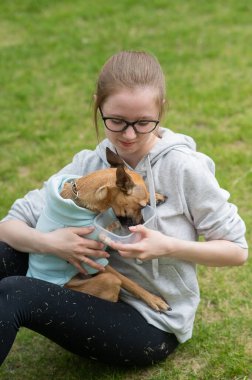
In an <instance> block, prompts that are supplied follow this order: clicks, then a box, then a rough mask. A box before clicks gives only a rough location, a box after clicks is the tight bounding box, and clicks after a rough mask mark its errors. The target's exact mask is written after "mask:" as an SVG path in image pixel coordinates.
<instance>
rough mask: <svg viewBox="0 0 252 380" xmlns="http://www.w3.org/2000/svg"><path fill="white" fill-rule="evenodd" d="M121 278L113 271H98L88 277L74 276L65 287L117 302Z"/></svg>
mask: <svg viewBox="0 0 252 380" xmlns="http://www.w3.org/2000/svg"><path fill="white" fill-rule="evenodd" d="M121 284H122V282H121V280H120V279H119V278H118V276H116V275H115V274H113V273H109V272H108V273H99V274H97V275H95V276H93V277H90V278H88V279H83V278H82V279H81V278H77V277H74V278H72V279H71V280H70V281H69V282H68V283H67V284H66V285H65V287H66V288H70V289H72V290H75V291H78V292H82V293H86V294H90V295H92V296H96V297H98V298H102V299H104V300H106V301H111V302H117V301H118V298H119V292H120V289H121Z"/></svg>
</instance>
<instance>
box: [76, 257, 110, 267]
mask: <svg viewBox="0 0 252 380" xmlns="http://www.w3.org/2000/svg"><path fill="white" fill-rule="evenodd" d="M81 261H82V262H83V263H85V264H87V265H89V266H90V267H92V268H94V269H97V270H98V271H104V270H105V268H104V266H103V265H101V264H99V263H98V262H96V261H94V260H92V259H89V258H88V257H86V256H83V257H82V258H81Z"/></svg>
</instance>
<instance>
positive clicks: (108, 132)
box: [104, 128, 115, 142]
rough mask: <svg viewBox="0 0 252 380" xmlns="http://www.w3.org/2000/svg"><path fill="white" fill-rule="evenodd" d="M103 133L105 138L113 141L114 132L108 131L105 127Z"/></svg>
mask: <svg viewBox="0 0 252 380" xmlns="http://www.w3.org/2000/svg"><path fill="white" fill-rule="evenodd" d="M104 133H105V136H106V137H107V139H109V140H110V141H112V142H113V141H115V133H113V132H110V131H109V130H108V129H107V128H105V130H104Z"/></svg>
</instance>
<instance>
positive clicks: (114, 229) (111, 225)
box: [94, 206, 155, 244]
mask: <svg viewBox="0 0 252 380" xmlns="http://www.w3.org/2000/svg"><path fill="white" fill-rule="evenodd" d="M142 215H143V220H144V223H143V225H144V226H146V227H148V228H152V229H153V228H154V219H155V209H154V208H153V207H151V206H146V207H144V208H143V209H142ZM94 226H95V228H96V232H97V233H98V238H99V240H101V241H102V242H103V243H105V244H109V242H110V241H111V240H113V241H116V242H120V243H124V244H128V243H135V242H137V241H139V240H140V236H141V235H140V233H138V232H133V233H132V232H130V230H129V229H128V228H127V227H123V226H122V225H121V224H120V222H119V220H118V219H117V217H116V216H115V214H114V212H113V210H112V209H109V210H107V211H105V212H102V213H100V214H99V215H97V216H96V217H95V220H94Z"/></svg>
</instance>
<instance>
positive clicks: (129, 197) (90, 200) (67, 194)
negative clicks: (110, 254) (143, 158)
mask: <svg viewBox="0 0 252 380" xmlns="http://www.w3.org/2000/svg"><path fill="white" fill-rule="evenodd" d="M106 153H107V161H108V162H109V163H110V165H111V166H112V167H111V168H109V169H103V170H98V171H97V172H93V173H91V174H89V175H87V176H84V177H81V178H78V179H77V180H75V181H74V184H70V183H67V184H65V185H64V188H63V191H62V192H61V196H62V197H63V198H71V199H73V200H74V201H75V203H76V204H78V206H80V207H85V208H88V209H90V210H92V211H96V212H102V211H105V210H107V209H108V208H110V207H112V209H113V211H114V213H115V214H116V216H117V217H118V218H119V219H120V220H121V222H122V223H123V224H124V225H125V224H126V225H134V224H139V223H141V222H142V214H141V209H142V208H144V207H145V206H146V205H147V204H148V203H149V192H148V190H147V188H146V185H145V183H144V180H143V178H142V177H141V176H140V175H139V174H138V173H136V172H134V171H132V170H129V169H127V168H126V167H125V165H124V162H123V161H122V159H121V158H120V157H119V156H118V155H117V154H115V153H114V152H112V151H111V150H110V149H108V148H107V151H106ZM163 200H164V199H163Z"/></svg>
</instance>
